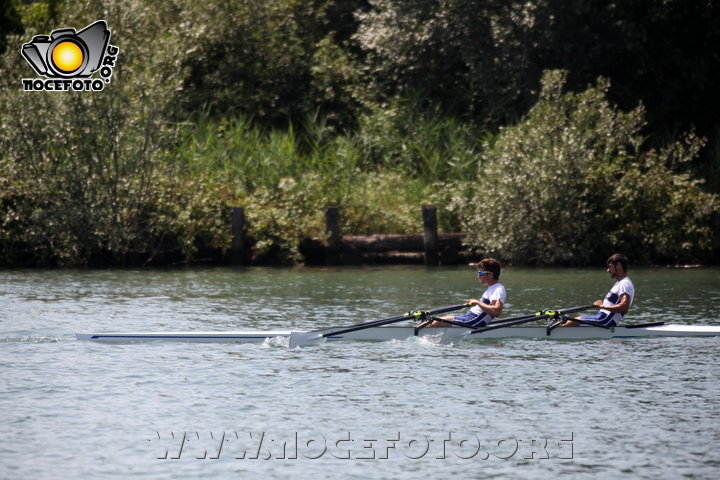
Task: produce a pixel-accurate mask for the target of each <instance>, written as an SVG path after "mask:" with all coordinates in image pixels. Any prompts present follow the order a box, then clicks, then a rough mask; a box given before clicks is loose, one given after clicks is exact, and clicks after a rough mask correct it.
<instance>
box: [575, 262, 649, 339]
mask: <svg viewBox="0 0 720 480" xmlns="http://www.w3.org/2000/svg"><path fill="white" fill-rule="evenodd" d="M627 270H628V260H627V257H626V256H625V255H622V254H620V253H616V254H614V255H612V256H611V257H610V258H608V260H607V264H606V271H607V272H608V273H609V274H610V278H614V279H615V280H616V281H615V285H613V286H612V288H611V289H610V291H609V292H608V293H607V295H605V298H604V299H603V300H595V302H593V305H595V306H596V307H598V308H600V310H599V311H598V312H597V313H596V314H594V315H581V316H579V317H576V320H589V321H591V322H595V323H600V324H602V325H605V326H608V327H615V326H617V325H618V324H619V323H620V319H622V317H623V316H624V315H625V314H626V313H627V312H628V310H630V305H632V302H633V298H635V286H634V285H633V283H632V280H630V277H628V276H627ZM580 324H581V322H576V321H575V320H568V321H566V322H565V323H563V324H562V325H561V326H563V327H577V326H578V325H580Z"/></svg>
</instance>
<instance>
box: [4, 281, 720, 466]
mask: <svg viewBox="0 0 720 480" xmlns="http://www.w3.org/2000/svg"><path fill="white" fill-rule="evenodd" d="M630 273H631V277H632V279H633V281H634V282H635V287H636V291H637V293H636V300H635V305H633V308H632V309H631V312H630V314H629V315H628V316H626V321H627V322H628V323H632V322H643V321H649V320H656V319H663V320H666V321H673V322H677V323H692V324H699V323H704V324H715V325H717V324H720V315H718V306H719V305H720V269H715V268H699V269H665V268H657V269H632V270H631V271H630ZM501 281H502V282H503V283H504V284H505V286H506V287H507V290H508V304H507V306H506V310H505V316H516V315H522V314H526V313H532V312H533V311H535V310H537V309H538V308H561V307H572V306H576V305H583V304H587V303H591V302H592V301H593V300H595V299H597V298H601V297H602V296H604V294H605V293H606V291H607V290H608V289H609V288H610V286H611V285H612V281H611V279H610V278H609V277H608V275H607V274H606V273H605V272H604V271H603V270H602V269H567V270H566V269H512V268H510V269H506V270H505V271H504V272H503V275H502V278H501ZM481 292H482V288H481V287H480V285H479V284H478V282H477V278H476V277H475V274H474V271H473V270H471V269H469V268H438V269H425V268H413V267H402V268H399V267H398V268H350V269H309V268H297V269H270V268H248V269H187V270H184V269H180V270H108V271H37V270H29V271H25V270H22V271H2V272H0V412H1V413H0V416H1V417H0V418H2V422H0V434H1V437H0V438H2V441H1V442H0V478H2V479H27V478H33V479H57V478H93V479H104V478H120V477H122V478H125V477H128V478H142V479H166V478H167V479H170V478H283V479H285V478H292V477H295V478H298V477H311V476H312V477H314V478H350V479H352V478H357V479H365V478H388V479H391V478H408V479H413V478H428V477H438V478H450V477H451V476H455V475H459V476H460V477H459V478H520V479H524V478H527V479H536V478H550V477H551V476H552V477H555V476H558V475H564V476H565V477H566V478H574V479H583V478H588V479H590V478H592V479H604V478H608V479H610V478H619V477H627V478H647V479H657V478H682V477H684V478H708V479H709V478H713V479H714V478H717V473H718V471H720V448H718V445H720V380H719V378H720V338H656V339H616V340H598V341H578V342H553V341H543V340H518V339H515V340H502V341H487V342H464V343H459V344H457V345H436V344H432V343H430V342H426V341H422V340H412V341H407V342H381V343H372V342H352V343H350V342H347V343H346V342H334V343H328V344H321V345H316V346H311V347H306V348H303V349H296V350H288V349H287V348H284V347H283V346H282V345H278V344H265V345H263V344H221V343H218V344H189V343H171V342H165V343H163V342H157V343H140V344H132V343H123V344H115V345H109V344H101V343H95V342H82V341H76V340H75V339H74V334H75V333H78V332H107V331H158V330H161V331H173V330H174V331H186V330H218V331H222V330H233V329H234V330H239V329H273V328H298V329H308V328H313V327H323V326H328V325H345V324H352V323H357V322H362V321H366V320H372V319H379V318H385V317H391V316H395V315H398V314H402V313H404V312H406V311H408V310H411V309H415V308H424V309H427V308H432V307H439V306H445V305H452V304H455V303H461V302H462V301H464V300H465V299H466V298H468V297H478V296H479V295H480V293H481Z"/></svg>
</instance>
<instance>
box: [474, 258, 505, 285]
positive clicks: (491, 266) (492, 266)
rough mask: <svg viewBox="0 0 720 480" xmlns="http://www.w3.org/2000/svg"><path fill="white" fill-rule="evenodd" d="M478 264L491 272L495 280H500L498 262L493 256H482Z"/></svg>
mask: <svg viewBox="0 0 720 480" xmlns="http://www.w3.org/2000/svg"><path fill="white" fill-rule="evenodd" d="M478 265H479V266H480V268H482V269H483V270H487V271H488V272H492V273H493V276H494V277H495V280H500V262H498V261H497V260H495V259H494V258H483V259H482V260H480V261H479V262H478Z"/></svg>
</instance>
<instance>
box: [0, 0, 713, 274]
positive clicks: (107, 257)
mask: <svg viewBox="0 0 720 480" xmlns="http://www.w3.org/2000/svg"><path fill="white" fill-rule="evenodd" d="M646 3H647V2H644V1H642V0H628V1H626V2H623V3H621V4H612V5H610V4H607V3H606V2H579V3H578V2H575V3H572V2H571V3H568V2H561V1H556V0H531V1H528V2H506V1H501V0H491V1H482V2H481V1H478V0H456V1H452V2H423V1H397V0H310V1H300V0H270V1H267V2H260V3H258V2H237V1H230V2H212V1H211V2H205V3H202V4H198V3H197V2H191V1H190V0H172V1H168V2H155V3H148V2H142V1H139V0H126V1H120V0H108V1H106V2H102V3H97V2H87V1H84V0H44V1H30V2H24V1H23V2H19V1H17V0H11V1H10V2H4V3H2V2H0V22H1V23H2V25H4V26H5V25H7V28H5V27H3V29H2V34H1V35H0V37H1V39H0V50H2V48H1V47H2V42H3V41H4V42H5V44H6V45H7V48H6V51H5V53H4V54H2V57H0V71H1V72H2V74H1V75H0V264H1V265H85V264H89V265H98V264H126V263H133V264H135V263H145V262H158V263H168V262H174V261H181V260H183V259H191V258H193V256H197V255H200V253H201V252H202V250H203V249H205V248H214V249H219V250H221V249H225V248H228V247H229V245H230V231H229V230H230V228H229V212H230V208H231V207H232V206H237V205H243V206H246V207H247V216H248V229H249V232H248V233H249V235H250V236H251V237H252V239H253V240H254V248H255V250H256V253H257V254H258V255H260V256H261V257H264V258H266V259H268V260H270V261H282V262H293V261H297V260H299V259H300V256H299V252H298V244H299V243H300V242H301V241H302V240H304V239H306V238H322V237H323V235H324V232H323V218H322V215H323V213H322V212H323V207H325V206H329V205H337V206H340V207H341V208H342V212H343V215H342V219H343V222H344V223H343V224H342V226H341V227H342V230H343V232H345V233H348V234H361V233H374V232H388V233H408V232H411V231H415V230H417V229H418V227H419V223H420V222H419V205H421V204H424V203H436V204H437V205H438V207H439V211H440V218H439V220H440V225H441V228H442V229H443V230H445V231H452V230H465V231H466V232H468V233H469V234H470V241H471V244H472V246H474V247H476V248H480V249H482V250H483V251H486V252H491V253H493V254H496V255H499V256H503V257H504V258H506V259H508V260H511V261H514V262H516V263H535V264H537V263H563V264H583V263H587V262H590V261H592V260H594V259H596V258H598V257H600V258H603V257H605V256H606V255H607V252H608V251H610V250H612V251H614V250H619V249H622V250H625V253H627V254H630V255H632V256H634V257H635V258H637V259H641V260H642V261H647V262H656V261H688V262H690V261H717V260H718V253H719V252H720V247H719V246H718V238H719V237H718V235H719V234H718V230H719V229H718V221H719V220H718V214H717V211H718V210H719V209H718V200H717V196H716V195H710V194H708V193H705V192H704V191H703V189H707V185H703V184H702V183H701V182H700V181H699V180H697V179H695V177H694V176H693V175H692V174H691V173H692V172H694V171H703V172H704V173H705V176H706V178H708V179H710V180H711V187H712V188H717V182H718V180H717V178H720V177H718V176H717V172H718V171H719V169H720V167H718V158H720V155H719V154H718V152H720V149H718V141H717V138H720V137H718V132H720V128H718V126H717V125H718V124H717V119H716V118H715V117H714V116H713V115H714V112H715V111H717V109H718V108H716V107H718V98H720V97H718V96H717V91H716V90H717V89H716V88H715V85H716V84H717V80H718V77H717V72H718V71H720V68H717V66H718V64H719V63H720V58H719V57H718V54H717V49H716V48H714V45H716V44H717V41H716V40H717V39H718V38H720V29H719V28H718V25H720V24H718V22H716V21H714V20H715V19H716V18H717V15H716V13H717V11H716V10H717V7H716V5H715V4H714V3H713V2H710V3H707V2H690V3H688V2H682V1H680V0H677V1H675V0H673V1H668V2H662V3H657V4H653V5H650V6H648V5H646ZM100 18H102V19H105V20H106V21H107V22H108V24H109V25H110V26H111V29H112V31H113V40H112V43H113V44H115V45H118V46H119V47H120V57H119V59H118V68H116V70H115V71H114V73H113V81H112V83H111V84H108V85H107V86H106V88H105V90H104V91H103V92H94V93H91V92H84V93H82V94H79V93H72V92H47V93H42V92H22V90H21V88H20V83H19V79H21V78H22V77H25V76H27V75H28V72H29V67H28V65H26V64H25V63H24V62H23V61H22V60H21V58H20V56H19V49H20V45H21V44H22V43H23V42H26V41H27V40H28V39H29V38H31V36H32V35H36V34H47V33H49V31H50V30H51V29H54V28H57V27H60V26H65V25H67V26H76V27H81V26H84V25H87V24H88V23H89V21H92V20H95V19H100ZM18 19H19V20H18ZM88 19H91V20H88ZM676 20H677V21H676ZM671 27H672V28H671ZM23 30H24V31H23ZM21 32H22V34H21ZM708 45H710V46H711V47H707V46H708ZM658 52H660V53H658ZM648 59H652V60H648ZM676 64H677V65H682V68H677V67H676V66H675V65H676ZM628 66H631V67H632V68H629V67H628ZM556 67H563V68H564V69H565V70H564V72H561V71H557V70H547V69H548V68H556ZM543 72H545V73H543ZM599 74H602V75H604V76H603V78H608V79H609V80H600V81H599V82H598V83H597V84H596V85H595V86H593V87H586V85H587V83H588V82H591V81H595V79H596V78H597V77H598V75H599ZM541 79H542V84H541ZM610 80H612V85H613V88H612V89H611V88H610ZM540 87H542V88H540ZM639 99H642V105H646V107H635V105H637V104H638V100H639ZM509 118H511V119H517V120H515V123H514V124H511V125H509V126H506V125H505V124H506V123H507V121H508V120H507V119H509ZM696 121H697V125H696V126H697V128H696V129H692V128H690V125H691V124H693V123H695V122H696ZM680 131H688V132H697V134H695V133H691V134H688V135H686V136H684V137H681V140H678V138H679V137H678V135H677V132H680ZM701 137H703V138H705V137H707V138H709V140H708V144H709V146H708V147H702V145H703V141H704V140H703V138H701ZM703 148H704V149H703ZM703 155H704V157H703ZM698 159H702V162H703V163H702V165H701V167H703V169H702V170H700V169H698V168H697V167H698V165H697V164H698V162H699V161H700V160H698ZM713 180H715V183H712V181H713Z"/></svg>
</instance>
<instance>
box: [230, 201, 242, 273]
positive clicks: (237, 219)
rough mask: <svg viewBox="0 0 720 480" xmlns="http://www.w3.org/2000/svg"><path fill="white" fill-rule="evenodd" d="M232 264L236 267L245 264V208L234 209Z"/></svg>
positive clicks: (231, 247)
mask: <svg viewBox="0 0 720 480" xmlns="http://www.w3.org/2000/svg"><path fill="white" fill-rule="evenodd" d="M230 262H231V263H233V264H235V265H238V264H240V265H243V264H245V207H233V209H232V243H231V244H230Z"/></svg>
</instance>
